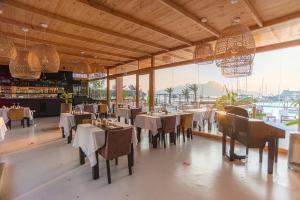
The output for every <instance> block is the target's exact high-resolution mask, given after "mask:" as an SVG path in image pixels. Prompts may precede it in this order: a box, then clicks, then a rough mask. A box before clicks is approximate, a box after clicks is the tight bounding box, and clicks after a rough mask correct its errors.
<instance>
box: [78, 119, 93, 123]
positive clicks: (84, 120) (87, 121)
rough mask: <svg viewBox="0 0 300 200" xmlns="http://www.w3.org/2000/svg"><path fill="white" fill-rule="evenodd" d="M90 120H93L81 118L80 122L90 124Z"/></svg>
mask: <svg viewBox="0 0 300 200" xmlns="http://www.w3.org/2000/svg"><path fill="white" fill-rule="evenodd" d="M92 121H93V120H92V119H83V120H82V122H81V123H82V124H92Z"/></svg>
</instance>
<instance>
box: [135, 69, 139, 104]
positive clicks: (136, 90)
mask: <svg viewBox="0 0 300 200" xmlns="http://www.w3.org/2000/svg"><path fill="white" fill-rule="evenodd" d="M135 77H136V81H135V105H136V107H137V108H138V107H140V92H139V88H140V77H139V74H136V76H135Z"/></svg>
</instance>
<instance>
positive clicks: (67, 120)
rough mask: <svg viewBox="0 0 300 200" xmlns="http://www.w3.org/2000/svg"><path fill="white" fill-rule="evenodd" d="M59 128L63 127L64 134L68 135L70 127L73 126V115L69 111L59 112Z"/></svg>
mask: <svg viewBox="0 0 300 200" xmlns="http://www.w3.org/2000/svg"><path fill="white" fill-rule="evenodd" d="M58 126H59V128H64V135H65V136H66V137H68V136H69V135H70V131H71V129H72V128H73V127H74V126H75V117H74V115H72V114H71V113H61V114H60V118H59V125H58Z"/></svg>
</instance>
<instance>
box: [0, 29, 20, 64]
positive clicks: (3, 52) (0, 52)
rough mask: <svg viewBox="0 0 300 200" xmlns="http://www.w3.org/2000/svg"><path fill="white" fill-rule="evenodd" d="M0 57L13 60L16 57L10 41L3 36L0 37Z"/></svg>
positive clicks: (13, 46)
mask: <svg viewBox="0 0 300 200" xmlns="http://www.w3.org/2000/svg"><path fill="white" fill-rule="evenodd" d="M0 57H6V58H9V59H11V60H14V59H15V58H16V57H17V49H16V47H15V45H14V43H13V41H12V40H10V39H9V38H7V37H6V36H4V35H1V36H0Z"/></svg>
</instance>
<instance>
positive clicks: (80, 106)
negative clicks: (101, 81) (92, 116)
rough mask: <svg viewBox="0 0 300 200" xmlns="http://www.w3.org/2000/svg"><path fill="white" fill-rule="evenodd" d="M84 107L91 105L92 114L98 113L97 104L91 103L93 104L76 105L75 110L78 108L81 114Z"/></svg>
mask: <svg viewBox="0 0 300 200" xmlns="http://www.w3.org/2000/svg"><path fill="white" fill-rule="evenodd" d="M85 105H92V106H93V113H98V107H99V104H96V103H93V104H83V103H82V104H78V105H76V106H75V107H77V108H79V110H80V111H81V112H83V111H84V106H85Z"/></svg>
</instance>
